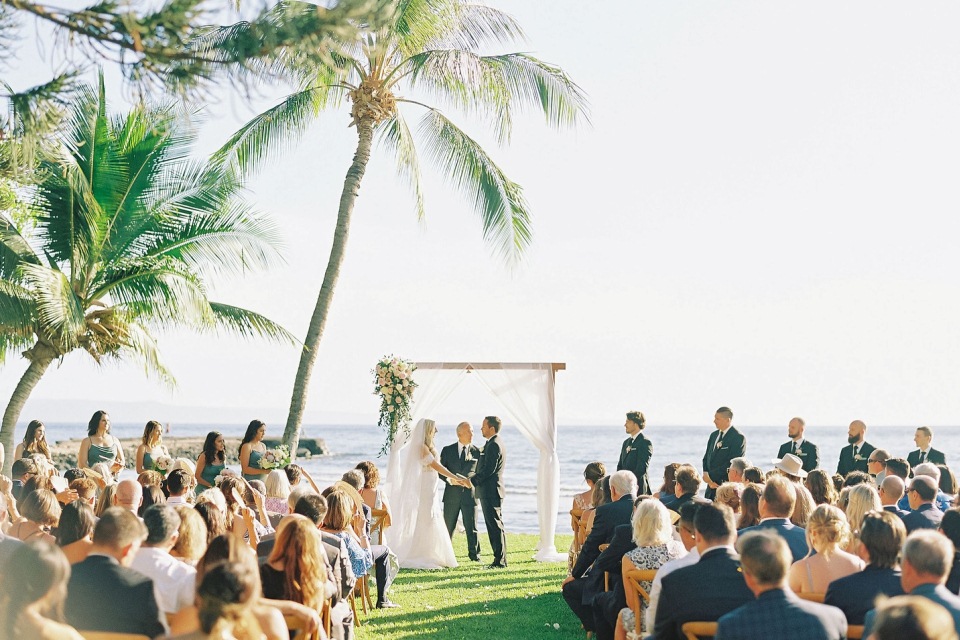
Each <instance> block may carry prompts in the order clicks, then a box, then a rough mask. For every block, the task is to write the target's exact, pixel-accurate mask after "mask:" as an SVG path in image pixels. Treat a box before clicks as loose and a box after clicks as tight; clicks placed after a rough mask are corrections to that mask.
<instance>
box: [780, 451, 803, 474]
mask: <svg viewBox="0 0 960 640" xmlns="http://www.w3.org/2000/svg"><path fill="white" fill-rule="evenodd" d="M773 462H774V465H773V466H774V467H775V468H777V469H780V471H783V472H784V473H788V474H790V475H791V476H797V477H798V478H806V477H807V472H806V471H804V470H803V461H802V460H801V459H800V458H798V457H797V456H795V455H793V454H792V453H788V454H787V455H785V456H783V458H782V459H781V460H774V461H773Z"/></svg>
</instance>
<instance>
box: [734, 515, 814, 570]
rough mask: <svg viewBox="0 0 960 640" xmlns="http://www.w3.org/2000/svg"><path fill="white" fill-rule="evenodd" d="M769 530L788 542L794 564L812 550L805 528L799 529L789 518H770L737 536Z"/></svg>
mask: <svg viewBox="0 0 960 640" xmlns="http://www.w3.org/2000/svg"><path fill="white" fill-rule="evenodd" d="M767 530H770V531H776V532H777V534H778V535H779V536H780V537H781V538H783V539H784V540H786V541H787V546H789V547H790V555H792V556H793V561H794V562H796V561H797V560H802V559H803V558H805V557H807V554H808V553H809V552H810V548H809V547H807V532H806V531H805V530H804V529H803V527H798V526H797V525H795V524H793V523H792V522H790V520H788V519H787V518H769V519H767V520H764V521H763V522H761V523H760V524H757V525H754V526H752V527H747V528H746V529H740V531H738V532H737V535H738V536H742V535H743V534H745V533H749V532H751V531H767Z"/></svg>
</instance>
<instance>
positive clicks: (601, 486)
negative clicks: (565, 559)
mask: <svg viewBox="0 0 960 640" xmlns="http://www.w3.org/2000/svg"><path fill="white" fill-rule="evenodd" d="M590 501H591V502H592V503H593V506H592V507H591V508H590V509H587V510H585V511H584V512H583V516H582V517H581V522H583V526H581V527H580V544H581V545H582V544H583V543H584V542H585V541H586V539H587V536H589V535H590V532H591V531H593V518H594V517H595V516H596V515H597V507H600V506H603V505H605V504H607V503H608V502H613V496H611V495H610V476H603V477H602V478H600V480H599V481H598V482H597V483H596V484H594V485H593V496H591V498H590Z"/></svg>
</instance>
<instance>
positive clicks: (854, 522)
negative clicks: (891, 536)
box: [843, 484, 883, 553]
mask: <svg viewBox="0 0 960 640" xmlns="http://www.w3.org/2000/svg"><path fill="white" fill-rule="evenodd" d="M845 491H846V496H847V504H846V508H844V510H843V512H844V513H845V514H846V516H847V524H848V525H850V531H851V532H852V534H853V535H851V536H850V538H849V539H848V540H847V544H846V547H845V550H846V551H849V552H850V553H856V551H857V531H859V530H860V521H861V520H863V516H864V514H866V513H869V512H871V511H882V510H883V505H881V504H880V494H879V493H878V492H877V490H876V489H874V488H873V487H872V486H871V485H869V484H858V485H856V486H854V487H849V488H847V489H845Z"/></svg>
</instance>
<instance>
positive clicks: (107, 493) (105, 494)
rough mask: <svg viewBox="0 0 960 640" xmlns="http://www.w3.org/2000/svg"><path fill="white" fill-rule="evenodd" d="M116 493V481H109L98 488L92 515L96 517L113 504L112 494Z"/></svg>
mask: <svg viewBox="0 0 960 640" xmlns="http://www.w3.org/2000/svg"><path fill="white" fill-rule="evenodd" d="M116 493H117V483H116V482H111V483H110V484H108V485H105V486H104V487H103V488H102V489H100V495H99V497H97V504H96V506H95V507H94V508H93V515H95V516H97V517H98V518H99V517H100V516H102V515H103V512H104V511H106V510H107V509H109V508H110V507H112V506H113V496H114V495H115V494H116Z"/></svg>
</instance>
